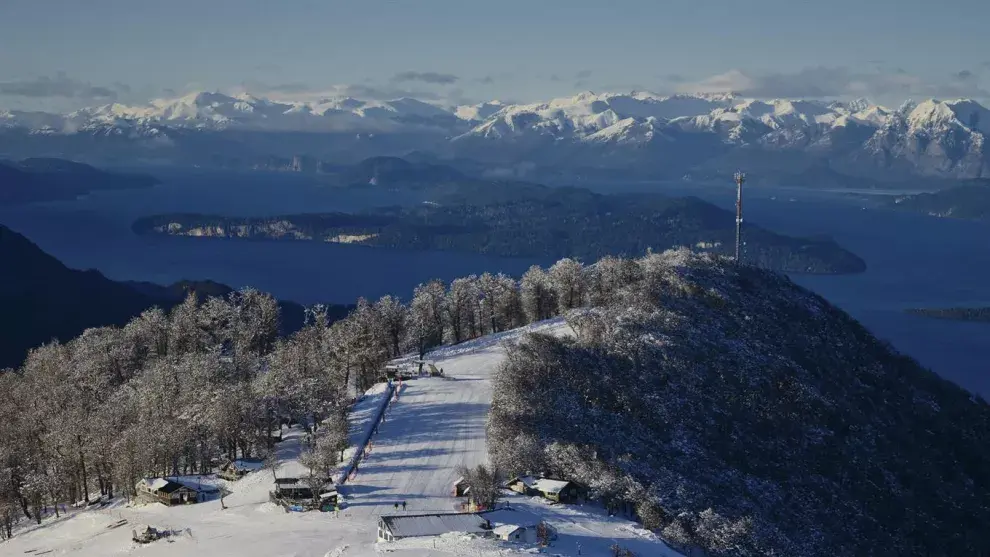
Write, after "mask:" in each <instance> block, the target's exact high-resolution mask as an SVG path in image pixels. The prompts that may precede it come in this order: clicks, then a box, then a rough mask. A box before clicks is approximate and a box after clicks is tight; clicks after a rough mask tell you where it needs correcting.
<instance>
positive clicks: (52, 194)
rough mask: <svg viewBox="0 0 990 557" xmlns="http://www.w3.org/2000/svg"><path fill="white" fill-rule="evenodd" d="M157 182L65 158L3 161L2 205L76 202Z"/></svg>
mask: <svg viewBox="0 0 990 557" xmlns="http://www.w3.org/2000/svg"><path fill="white" fill-rule="evenodd" d="M157 183H158V180H157V179H155V178H153V177H151V176H146V175H141V174H118V173H113V172H105V171H103V170H99V169H96V168H93V167H92V166H89V165H86V164H81V163H77V162H72V161H67V160H63V159H54V158H34V159H25V160H23V161H20V162H9V161H0V205H13V204H18V203H31V202H38V201H54V200H58V199H72V198H74V197H77V196H80V195H83V194H85V193H88V192H91V191H95V190H111V189H129V188H145V187H151V186H153V185H155V184H157Z"/></svg>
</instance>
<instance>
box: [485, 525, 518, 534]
mask: <svg viewBox="0 0 990 557" xmlns="http://www.w3.org/2000/svg"><path fill="white" fill-rule="evenodd" d="M520 528H522V526H519V525H516V524H503V525H501V526H496V527H495V528H492V532H495V535H496V536H500V537H502V536H511V535H512V533H513V532H515V531H516V530H518V529H520Z"/></svg>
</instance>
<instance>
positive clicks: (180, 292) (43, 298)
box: [0, 226, 347, 368]
mask: <svg viewBox="0 0 990 557" xmlns="http://www.w3.org/2000/svg"><path fill="white" fill-rule="evenodd" d="M189 290H193V291H196V292H197V293H201V294H203V295H209V296H224V295H227V294H228V293H230V292H231V291H232V289H231V288H230V287H228V286H226V285H222V284H218V283H215V282H210V281H207V282H198V283H197V282H189V281H184V282H180V283H176V284H173V285H171V286H167V287H165V286H159V285H155V284H150V283H120V282H115V281H112V280H110V279H108V278H106V277H104V276H103V275H101V274H100V273H99V272H97V271H93V270H89V271H77V270H75V269H69V268H68V267H66V266H65V265H63V264H62V263H61V262H60V261H58V260H57V259H55V258H54V257H52V256H50V255H48V254H47V253H45V252H44V251H42V250H41V249H40V248H39V247H38V246H36V245H34V244H33V243H32V242H31V241H30V240H28V239H27V238H25V237H24V236H22V235H20V234H18V233H16V232H14V231H12V230H10V229H9V228H6V227H4V226H0V339H2V341H0V368H3V367H6V366H16V365H19V364H20V363H21V362H22V361H23V359H24V356H25V355H26V353H27V351H28V350H29V349H30V348H33V347H35V346H38V345H40V344H43V343H45V342H48V341H50V340H51V339H53V338H58V339H61V340H66V339H70V338H73V337H76V336H78V335H79V334H80V333H81V332H82V331H83V330H85V329H87V328H90V327H99V326H105V325H124V324H126V323H127V322H128V321H129V320H130V319H131V318H132V317H135V316H137V315H139V314H140V313H141V312H142V311H144V310H146V309H149V308H151V307H153V306H159V307H161V308H163V309H166V310H167V309H170V308H171V307H173V306H175V305H177V304H179V303H180V302H181V301H182V299H183V298H184V297H185V295H186V292H187V291H189ZM280 306H281V309H282V329H283V332H291V331H294V330H296V329H299V328H300V327H301V326H302V323H303V308H302V306H300V305H298V304H294V303H292V302H280ZM329 310H330V315H331V318H340V317H342V316H343V315H344V314H346V311H347V308H346V307H344V306H332V307H330V308H329Z"/></svg>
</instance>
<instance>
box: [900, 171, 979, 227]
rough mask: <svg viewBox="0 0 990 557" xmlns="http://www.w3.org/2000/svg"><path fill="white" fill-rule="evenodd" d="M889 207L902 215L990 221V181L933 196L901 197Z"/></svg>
mask: <svg viewBox="0 0 990 557" xmlns="http://www.w3.org/2000/svg"><path fill="white" fill-rule="evenodd" d="M888 205H889V206H890V207H891V208H894V209H899V210H901V211H912V212H915V213H924V214H926V215H932V216H937V217H949V218H956V219H967V220H990V181H988V180H981V181H974V182H972V183H970V184H966V185H963V186H956V187H952V188H946V189H944V190H940V191H937V192H934V193H919V194H914V195H908V196H904V197H898V198H896V199H893V200H891V201H890V202H889V203H888Z"/></svg>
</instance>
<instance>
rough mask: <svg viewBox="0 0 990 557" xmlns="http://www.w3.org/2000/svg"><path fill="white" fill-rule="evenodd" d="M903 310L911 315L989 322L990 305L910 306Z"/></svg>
mask: <svg viewBox="0 0 990 557" xmlns="http://www.w3.org/2000/svg"><path fill="white" fill-rule="evenodd" d="M904 311H905V312H907V313H910V314H911V315H920V316H922V317H934V318H935V319H952V320H954V321H986V322H990V307H972V308H969V307H957V308H912V309H907V310H904Z"/></svg>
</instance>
